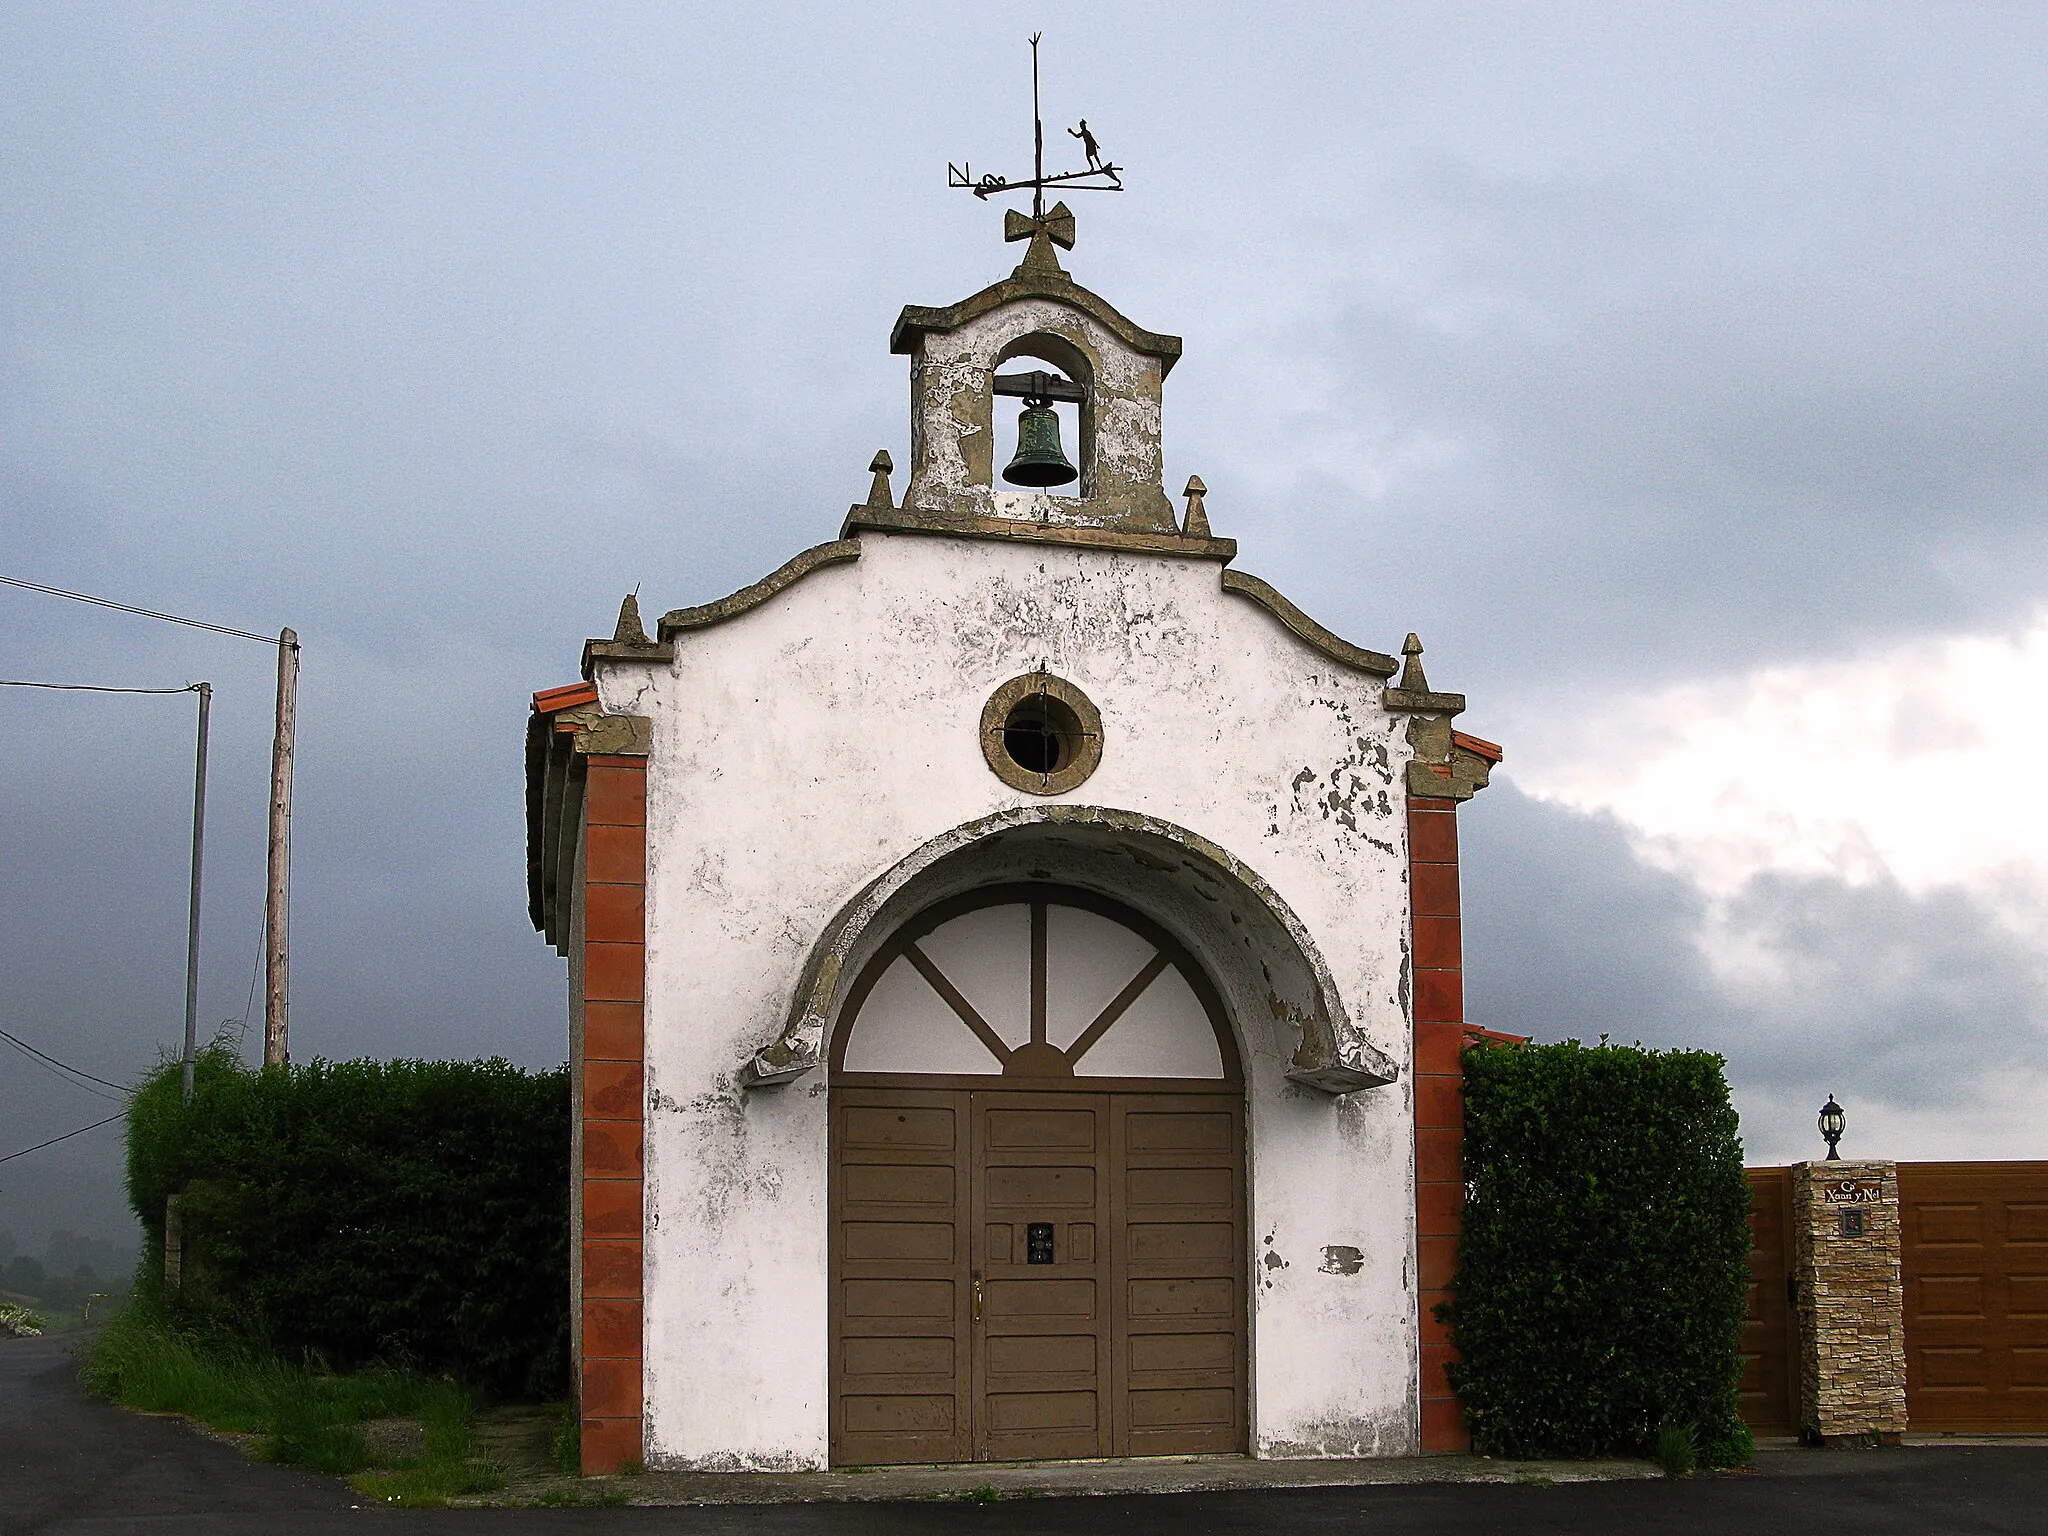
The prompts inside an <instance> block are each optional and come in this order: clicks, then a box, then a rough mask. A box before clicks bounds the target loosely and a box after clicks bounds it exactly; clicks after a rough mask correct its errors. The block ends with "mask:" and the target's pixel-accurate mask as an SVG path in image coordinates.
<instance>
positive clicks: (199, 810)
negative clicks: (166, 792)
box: [183, 683, 213, 1104]
mask: <svg viewBox="0 0 2048 1536" xmlns="http://www.w3.org/2000/svg"><path fill="white" fill-rule="evenodd" d="M198 693H199V755H198V759H197V761H196V762H195V763H194V764H193V768H192V901H191V905H190V907H189V908H188V915H187V917H186V922H185V1070H184V1074H183V1077H184V1089H185V1094H184V1102H185V1103H187V1104H190V1103H191V1102H192V1061H193V1058H194V1057H195V1056H197V1055H198V1053H199V874H200V867H201V863H202V860H203V856H204V854H205V852H206V725H207V718H208V716H210V715H211V714H212V713H213V684H211V683H200V684H199V685H198Z"/></svg>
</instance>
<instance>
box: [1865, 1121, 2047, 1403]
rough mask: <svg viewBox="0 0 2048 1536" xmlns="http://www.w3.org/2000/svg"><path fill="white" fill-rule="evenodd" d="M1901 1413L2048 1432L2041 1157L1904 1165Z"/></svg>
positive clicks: (2044, 1203)
mask: <svg viewBox="0 0 2048 1536" xmlns="http://www.w3.org/2000/svg"><path fill="white" fill-rule="evenodd" d="M1899 1227H1900V1245H1899V1258H1900V1267H1901V1270H1902V1272H1903V1273H1902V1278H1903V1280H1904V1282H1905V1314H1906V1315H1905V1324H1906V1413H1907V1420H1908V1422H1909V1423H1910V1425H1911V1426H1912V1428H1914V1429H1916V1430H1923V1431H1941V1432H1946V1433H1969V1432H1980V1433H2004V1434H2039V1433H2041V1432H2042V1431H2043V1430H2048V1163H2044V1162H2025V1163H2023V1162H2013V1163H1901V1164H1899Z"/></svg>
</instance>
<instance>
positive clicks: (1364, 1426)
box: [1259, 1418, 1415, 1461]
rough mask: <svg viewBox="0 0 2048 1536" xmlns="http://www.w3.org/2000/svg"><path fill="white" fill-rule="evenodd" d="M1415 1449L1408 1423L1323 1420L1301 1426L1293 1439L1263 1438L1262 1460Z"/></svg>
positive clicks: (1328, 1457)
mask: <svg viewBox="0 0 2048 1536" xmlns="http://www.w3.org/2000/svg"><path fill="white" fill-rule="evenodd" d="M1414 1449H1415V1443H1414V1433H1413V1431H1412V1430H1410V1429H1409V1427H1408V1425H1407V1423H1406V1421H1405V1419H1403V1420H1398V1421H1397V1420H1392V1419H1390V1420H1387V1421H1385V1422H1382V1421H1380V1420H1378V1419H1335V1418H1333V1419H1321V1420H1314V1421H1311V1422H1310V1423H1307V1424H1303V1425H1300V1426H1299V1427H1298V1428H1297V1429H1296V1430H1295V1432H1294V1433H1293V1434H1291V1435H1285V1436H1280V1435H1275V1436H1271V1437H1267V1436H1261V1437H1260V1438H1259V1457H1260V1459H1261V1460H1266V1461H1331V1460H1337V1459H1346V1460H1348V1459H1350V1458H1352V1457H1365V1456H1401V1455H1409V1454H1412V1453H1413V1452H1414Z"/></svg>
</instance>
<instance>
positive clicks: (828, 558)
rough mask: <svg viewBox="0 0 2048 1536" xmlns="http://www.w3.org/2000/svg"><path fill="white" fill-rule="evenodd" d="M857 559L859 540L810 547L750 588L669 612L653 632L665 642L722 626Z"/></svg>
mask: <svg viewBox="0 0 2048 1536" xmlns="http://www.w3.org/2000/svg"><path fill="white" fill-rule="evenodd" d="M859 558H860V540H859V539H850V538H840V539H835V540H833V541H832V542H831V543H830V544H814V545H812V546H811V548H809V549H807V550H805V551H804V552H803V553H802V554H800V555H798V556H797V557H796V558H795V559H793V560H789V561H786V562H785V563H783V564H782V565H779V566H777V567H776V568H775V569H774V570H773V571H770V572H769V573H768V574H767V575H766V576H763V577H762V578H761V579H760V580H759V581H757V582H755V583H754V584H753V585H752V586H750V587H741V588H740V589H739V591H737V592H735V593H733V594H732V595H731V596H729V597H721V598H720V599H718V601H717V602H715V603H700V604H698V605H697V606H696V607H695V608H672V609H670V610H669V611H668V612H667V613H664V614H663V615H662V616H661V621H660V623H658V624H657V625H656V626H655V630H656V632H657V633H658V634H659V635H660V637H661V639H662V640H663V641H664V642H666V641H667V640H668V639H669V637H670V636H671V635H674V634H675V633H677V632H678V631H679V630H685V629H706V628H709V627H710V626H711V625H713V624H723V623H724V622H725V621H726V620H727V619H736V618H738V617H739V616H740V615H741V614H743V613H745V612H747V611H748V610H749V609H752V608H758V607H760V606H761V605H762V604H763V603H765V602H767V601H768V599H769V598H771V597H773V596H775V594H776V593H778V592H780V591H782V590H784V589H785V588H787V587H792V586H795V585H796V583H798V582H799V581H802V580H803V579H804V577H806V576H808V575H810V574H811V572H813V571H817V570H822V569H824V568H825V567H826V566H828V565H843V564H845V563H846V562H847V561H849V560H858V559H859Z"/></svg>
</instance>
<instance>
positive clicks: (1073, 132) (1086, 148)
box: [1067, 117, 1102, 171]
mask: <svg viewBox="0 0 2048 1536" xmlns="http://www.w3.org/2000/svg"><path fill="white" fill-rule="evenodd" d="M1067 137H1068V138H1070V139H1079V140H1080V141H1081V153H1082V154H1084V155H1086V156H1087V157H1088V169H1089V170H1091V171H1099V170H1101V169H1102V149H1101V147H1100V146H1099V145H1097V144H1096V142H1095V135H1094V134H1092V133H1090V132H1089V131H1088V119H1087V118H1085V117H1084V118H1082V119H1081V126H1080V127H1078V128H1069V129H1068V130H1067Z"/></svg>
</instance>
